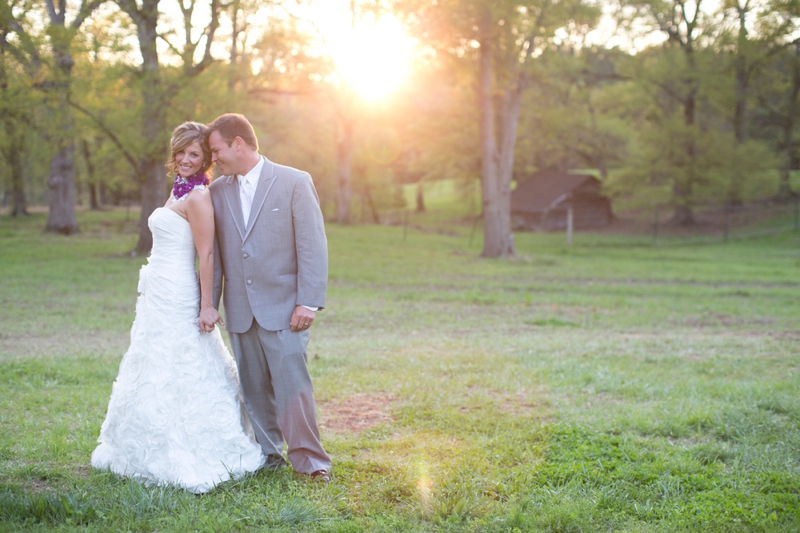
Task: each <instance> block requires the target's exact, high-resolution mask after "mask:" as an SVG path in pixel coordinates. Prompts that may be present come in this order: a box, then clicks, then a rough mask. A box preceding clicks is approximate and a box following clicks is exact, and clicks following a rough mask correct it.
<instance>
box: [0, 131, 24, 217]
mask: <svg viewBox="0 0 800 533" xmlns="http://www.w3.org/2000/svg"><path fill="white" fill-rule="evenodd" d="M5 130H6V135H7V136H8V139H9V140H10V141H11V143H10V144H11V145H10V146H9V147H8V149H7V150H4V151H3V155H4V156H5V158H6V160H7V161H8V168H9V171H10V172H11V202H12V204H11V216H13V217H21V216H25V215H27V214H28V206H27V202H26V201H25V167H24V164H23V161H22V154H23V153H25V138H24V137H23V135H24V133H21V132H19V131H17V129H16V128H15V127H14V123H13V122H12V119H11V118H9V117H6V119H5Z"/></svg>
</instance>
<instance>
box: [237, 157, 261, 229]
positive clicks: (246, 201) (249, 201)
mask: <svg viewBox="0 0 800 533" xmlns="http://www.w3.org/2000/svg"><path fill="white" fill-rule="evenodd" d="M262 168H264V158H263V157H260V158H259V159H258V163H256V166H254V167H253V168H251V169H250V172H248V173H247V174H245V175H244V176H241V175H237V176H236V179H237V181H238V182H239V201H240V202H241V204H242V216H243V217H244V227H245V228H246V227H247V222H248V221H249V220H250V209H251V208H252V207H253V196H255V194H256V187H258V179H259V178H260V177H261V169H262Z"/></svg>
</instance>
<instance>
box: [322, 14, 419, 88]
mask: <svg viewBox="0 0 800 533" xmlns="http://www.w3.org/2000/svg"><path fill="white" fill-rule="evenodd" d="M331 4H335V3H333V2H332V3H331ZM331 4H328V5H327V6H326V7H322V5H324V4H322V5H320V6H319V7H318V8H317V11H316V13H315V19H316V25H317V27H318V28H319V30H320V32H321V33H322V37H323V39H324V41H325V45H326V47H327V49H328V52H329V53H330V55H331V57H332V59H333V61H334V63H335V65H336V70H337V73H338V77H339V79H340V81H342V82H344V83H346V84H348V85H349V86H350V87H352V88H353V90H355V91H356V92H357V93H358V94H360V95H361V96H362V97H364V98H366V99H368V100H373V101H375V100H380V99H382V98H385V97H386V96H388V95H389V94H391V93H392V92H393V91H394V90H396V89H397V88H398V87H399V86H400V85H401V84H402V83H403V81H404V80H405V78H406V77H407V76H408V73H409V70H410V63H411V53H412V48H413V44H414V42H413V40H412V39H411V38H410V37H408V36H407V35H406V34H405V32H404V30H403V26H402V24H401V23H400V21H399V20H397V18H395V17H394V15H391V14H383V15H381V16H379V17H378V18H376V19H374V20H364V21H357V22H356V23H355V24H353V23H352V20H351V19H350V17H351V13H350V12H349V10H348V9H346V8H342V7H334V6H333V5H331Z"/></svg>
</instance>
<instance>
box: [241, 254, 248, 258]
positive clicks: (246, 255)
mask: <svg viewBox="0 0 800 533" xmlns="http://www.w3.org/2000/svg"><path fill="white" fill-rule="evenodd" d="M242 257H244V258H245V259H247V258H248V257H250V255H249V254H242Z"/></svg>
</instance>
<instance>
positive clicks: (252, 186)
mask: <svg viewBox="0 0 800 533" xmlns="http://www.w3.org/2000/svg"><path fill="white" fill-rule="evenodd" d="M206 139H207V140H208V144H209V146H210V148H211V154H212V157H211V159H212V161H213V162H214V163H216V165H217V167H218V168H219V170H220V171H221V172H222V174H224V175H223V176H222V177H221V178H219V179H217V180H215V181H214V182H213V183H212V184H211V186H210V190H211V200H212V202H213V204H214V221H215V225H216V239H215V245H216V247H217V253H216V254H215V261H214V309H219V300H220V294H221V293H222V292H223V290H222V288H223V282H224V285H225V290H224V298H223V301H224V304H225V320H226V322H227V324H226V327H227V330H228V335H229V337H230V340H231V344H232V346H233V352H234V354H235V355H236V364H237V366H238V367H239V379H240V380H241V384H242V392H243V396H244V404H245V409H246V410H247V414H248V415H249V416H250V420H251V421H252V423H253V429H254V431H255V434H256V439H257V440H258V443H259V444H260V445H261V448H262V450H263V451H264V455H266V456H267V465H268V466H271V467H273V468H276V467H280V466H283V465H285V461H284V459H283V454H282V452H283V442H284V440H285V441H286V444H287V455H288V456H289V461H290V462H291V463H292V467H293V468H294V470H295V471H296V472H299V473H301V474H308V475H310V476H312V477H313V478H317V479H320V480H322V481H325V482H329V481H330V468H331V459H330V457H328V454H327V453H325V450H324V449H323V448H322V444H321V443H320V438H319V430H318V428H317V418H316V408H315V404H314V390H313V386H312V384H311V377H310V376H309V374H308V368H307V367H306V362H307V355H306V346H307V345H308V339H309V331H308V330H309V328H310V327H311V324H312V323H313V322H314V316H315V314H316V311H317V310H318V309H321V308H322V307H324V305H325V291H326V287H327V278H328V248H327V240H326V238H325V229H324V226H323V220H322V212H321V211H320V208H319V198H318V197H317V191H316V189H314V184H313V182H312V181H311V176H309V175H308V173H306V172H301V171H299V170H295V169H293V168H289V167H285V166H282V165H277V164H275V163H273V162H271V161H269V160H268V159H267V158H266V157H264V156H262V155H260V154H259V153H258V141H257V140H256V136H255V133H254V132H253V127H252V126H251V125H250V122H248V120H247V119H246V118H245V117H244V116H242V115H238V114H233V113H229V114H225V115H222V116H220V117H218V118H217V119H216V120H215V121H214V122H212V123H211V124H209V125H208V130H207V131H206ZM214 315H216V316H214ZM216 322H220V323H222V322H221V321H220V320H219V314H218V313H216V312H215V311H213V310H212V311H211V312H210V314H209V315H208V316H204V315H202V314H201V316H200V327H201V328H203V329H204V330H210V329H213V327H214V324H215V323H216Z"/></svg>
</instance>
